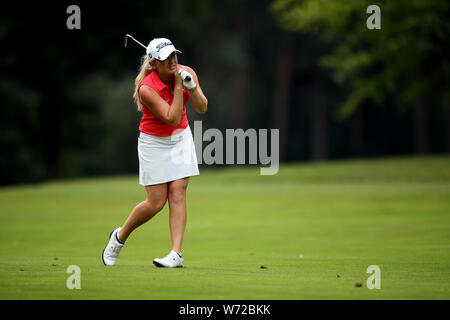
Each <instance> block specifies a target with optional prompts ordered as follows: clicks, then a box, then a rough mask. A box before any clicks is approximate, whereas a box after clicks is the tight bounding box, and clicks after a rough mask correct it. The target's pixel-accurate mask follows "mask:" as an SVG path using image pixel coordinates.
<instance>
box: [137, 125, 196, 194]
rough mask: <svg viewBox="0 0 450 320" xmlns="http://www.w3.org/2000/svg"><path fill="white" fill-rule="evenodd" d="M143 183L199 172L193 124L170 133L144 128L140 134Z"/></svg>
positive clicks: (139, 148) (176, 178)
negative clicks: (152, 131) (148, 131)
mask: <svg viewBox="0 0 450 320" xmlns="http://www.w3.org/2000/svg"><path fill="white" fill-rule="evenodd" d="M138 156H139V184H141V185H143V186H149V185H153V184H159V183H165V182H169V181H174V180H178V179H181V178H185V177H190V176H196V175H199V174H200V172H199V170H198V164H197V155H196V154H195V145H194V139H193V138H192V132H191V128H190V127H189V126H187V127H186V128H185V129H184V130H183V131H179V130H178V131H176V132H175V134H173V135H171V136H167V137H160V136H155V135H151V134H146V133H144V132H141V133H140V134H139V138H138Z"/></svg>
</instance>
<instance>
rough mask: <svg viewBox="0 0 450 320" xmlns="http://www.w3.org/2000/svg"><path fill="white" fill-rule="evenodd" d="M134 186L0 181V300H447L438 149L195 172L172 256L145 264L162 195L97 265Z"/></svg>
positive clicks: (157, 241)
mask: <svg viewBox="0 0 450 320" xmlns="http://www.w3.org/2000/svg"><path fill="white" fill-rule="evenodd" d="M144 197H145V190H144V188H142V187H141V186H140V185H139V184H138V177H137V175H133V176H119V177H106V178H104V177H102V178H90V179H80V180H70V181H61V182H48V183H42V184H36V185H25V186H15V187H3V188H0V240H1V241H0V298H1V299H276V300H277V299H449V298H450V157H449V156H432V157H420V158H406V157H405V158H389V159H376V160H351V161H330V162H323V163H316V164H309V163H296V164H284V165H281V166H280V170H279V172H278V174H276V175H273V176H261V175H260V174H259V167H256V166H255V167H246V168H244V167H237V168H222V169H219V170H211V169H206V170H201V175H200V176H197V177H192V178H191V179H190V184H189V188H188V223H187V229H186V234H185V238H184V245H183V257H184V267H183V268H177V269H164V268H156V267H155V266H153V264H152V261H153V259H154V258H156V257H164V256H165V255H166V254H167V253H168V252H169V251H170V248H171V243H170V233H169V223H168V213H169V211H168V207H167V206H166V207H165V208H164V209H163V211H162V212H160V213H159V214H158V215H157V216H155V217H154V218H153V219H152V220H150V221H149V222H148V223H146V224H145V225H143V226H142V227H140V228H139V229H137V230H135V232H134V233H133V234H132V235H131V236H130V238H129V239H128V241H127V243H126V245H125V247H124V248H123V250H122V252H121V254H120V257H119V260H118V262H117V265H116V266H114V267H105V266H104V265H103V263H102V259H101V253H102V250H103V248H104V246H105V245H106V243H107V241H108V236H109V234H110V232H111V230H112V229H113V228H115V227H118V226H120V225H122V224H123V222H124V221H125V219H126V218H127V216H128V214H129V213H130V212H131V210H132V209H133V208H134V206H135V205H136V204H137V203H139V202H140V201H142V200H143V199H144ZM70 265H78V266H79V267H80V269H81V289H79V290H77V289H74V290H69V289H67V287H66V280H67V278H68V277H69V276H70V275H69V274H67V273H66V270H67V267H68V266H70ZM370 265H377V266H379V267H380V269H381V289H379V290H377V289H373V290H369V289H368V288H367V286H366V280H367V278H368V277H369V276H370V274H367V273H366V270H367V267H368V266H370ZM261 266H265V267H266V268H260V267H261ZM357 282H359V283H361V284H362V286H361V287H356V286H355V283H357Z"/></svg>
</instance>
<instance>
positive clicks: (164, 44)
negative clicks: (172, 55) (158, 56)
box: [156, 42, 173, 52]
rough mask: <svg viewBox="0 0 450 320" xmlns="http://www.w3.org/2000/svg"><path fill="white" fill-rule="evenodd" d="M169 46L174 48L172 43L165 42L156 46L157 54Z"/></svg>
mask: <svg viewBox="0 0 450 320" xmlns="http://www.w3.org/2000/svg"><path fill="white" fill-rule="evenodd" d="M167 46H173V44H172V42H163V43H160V44H158V45H157V46H156V49H157V50H156V52H159V50H161V49H162V48H164V47H167Z"/></svg>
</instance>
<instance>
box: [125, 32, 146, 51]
mask: <svg viewBox="0 0 450 320" xmlns="http://www.w3.org/2000/svg"><path fill="white" fill-rule="evenodd" d="M127 37H128V38H131V39H133V40H134V41H135V42H136V43H137V44H139V45H140V46H141V47H143V48H144V49H147V47H146V46H144V45H143V44H142V43H140V42H139V41H137V40H136V39H135V38H133V37H132V36H130V35H129V34H126V35H125V47H126V46H127V41H126V38H127Z"/></svg>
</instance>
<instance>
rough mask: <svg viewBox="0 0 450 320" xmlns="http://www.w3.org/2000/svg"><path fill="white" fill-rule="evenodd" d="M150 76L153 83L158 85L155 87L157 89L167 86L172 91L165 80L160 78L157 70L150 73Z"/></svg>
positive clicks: (160, 89)
mask: <svg viewBox="0 0 450 320" xmlns="http://www.w3.org/2000/svg"><path fill="white" fill-rule="evenodd" d="M150 77H151V78H152V82H153V84H154V85H155V86H156V88H155V89H156V90H158V91H162V90H163V89H164V88H167V90H169V91H170V89H169V87H168V86H167V85H166V84H165V83H164V82H162V80H161V79H160V78H159V76H158V74H157V73H156V71H152V73H151V74H150Z"/></svg>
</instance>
